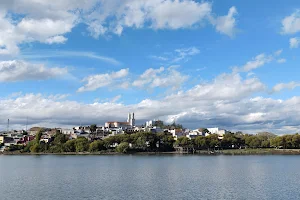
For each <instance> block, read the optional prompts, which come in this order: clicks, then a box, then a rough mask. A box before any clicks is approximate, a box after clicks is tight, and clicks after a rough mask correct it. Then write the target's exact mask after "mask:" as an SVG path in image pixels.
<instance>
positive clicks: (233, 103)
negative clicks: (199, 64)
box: [0, 74, 300, 133]
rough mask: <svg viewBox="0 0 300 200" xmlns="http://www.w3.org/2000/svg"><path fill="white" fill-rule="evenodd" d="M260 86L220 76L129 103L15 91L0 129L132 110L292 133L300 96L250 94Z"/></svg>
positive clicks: (2, 104)
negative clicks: (81, 100)
mask: <svg viewBox="0 0 300 200" xmlns="http://www.w3.org/2000/svg"><path fill="white" fill-rule="evenodd" d="M264 90H265V86H264V85H263V84H262V83H261V82H260V81H259V80H258V79H256V78H247V79H243V78H242V77H241V76H240V75H239V74H222V75H220V76H218V77H216V78H215V79H214V80H213V81H211V82H207V83H201V84H198V85H196V86H194V87H193V88H192V89H190V90H187V91H180V92H178V93H175V94H171V95H168V96H166V97H164V98H162V99H160V100H154V99H144V100H142V101H140V102H139V103H137V104H129V105H124V104H122V103H116V102H115V101H112V100H110V102H103V103H98V102H95V103H91V104H88V103H79V102H76V101H70V100H67V99H63V98H62V99H60V98H57V97H55V95H52V97H51V98H49V96H44V95H41V94H24V95H22V94H20V95H17V96H15V97H9V98H4V99H3V98H2V99H0V110H1V113H0V123H1V122H2V127H3V128H5V120H6V119H7V118H10V119H11V122H12V124H13V126H14V127H16V126H18V127H22V128H23V127H24V126H25V124H26V117H27V116H28V118H29V124H30V125H29V126H36V125H42V126H50V127H58V126H62V127H66V126H69V127H71V126H74V125H78V124H79V123H80V118H81V121H82V124H87V125H89V124H92V123H97V124H103V123H104V122H105V121H109V120H126V116H127V113H128V112H129V111H132V110H134V111H135V113H136V118H137V120H138V121H137V122H138V123H144V121H145V120H149V119H153V118H159V119H162V120H165V121H172V119H174V118H176V122H178V123H183V125H184V126H186V127H189V128H199V127H211V126H219V127H222V128H226V129H229V130H233V131H234V130H242V131H249V132H250V133H254V132H256V131H263V130H268V131H274V132H277V133H283V132H284V133H293V132H290V131H294V132H295V131H297V130H299V128H300V126H299V123H300V115H299V113H300V108H299V106H297V105H299V104H300V97H293V98H290V99H287V100H278V99H271V98H262V97H252V96H253V95H255V93H257V92H261V91H264ZM115 99H119V96H116V97H115V98H114V99H113V100H115ZM82 110H84V112H82ZM103 113H105V115H103ZM0 127H1V124H0ZM258 129H259V130H258ZM286 131H289V132H286Z"/></svg>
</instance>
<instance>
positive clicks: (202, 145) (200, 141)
mask: <svg viewBox="0 0 300 200" xmlns="http://www.w3.org/2000/svg"><path fill="white" fill-rule="evenodd" d="M195 145H196V147H197V148H198V149H207V148H208V141H207V139H206V137H204V136H198V137H196V138H195Z"/></svg>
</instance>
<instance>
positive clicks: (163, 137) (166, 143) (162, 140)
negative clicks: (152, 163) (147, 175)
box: [157, 133, 175, 151]
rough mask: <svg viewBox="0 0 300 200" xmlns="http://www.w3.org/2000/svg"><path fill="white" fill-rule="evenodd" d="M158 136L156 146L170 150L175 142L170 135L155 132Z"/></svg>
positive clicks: (163, 149) (162, 149) (161, 149)
mask: <svg viewBox="0 0 300 200" xmlns="http://www.w3.org/2000/svg"><path fill="white" fill-rule="evenodd" d="M157 138H158V142H159V144H158V148H159V150H160V151H172V150H174V148H173V144H174V142H175V140H174V138H173V136H172V135H170V134H167V133H159V134H157Z"/></svg>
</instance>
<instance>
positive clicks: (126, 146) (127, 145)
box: [116, 142, 129, 153]
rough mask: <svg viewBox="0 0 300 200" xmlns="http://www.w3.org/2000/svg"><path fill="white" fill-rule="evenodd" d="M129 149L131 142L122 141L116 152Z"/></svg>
mask: <svg viewBox="0 0 300 200" xmlns="http://www.w3.org/2000/svg"><path fill="white" fill-rule="evenodd" d="M128 149H129V144H128V142H121V144H119V145H118V146H117V148H116V152H119V153H127V152H128Z"/></svg>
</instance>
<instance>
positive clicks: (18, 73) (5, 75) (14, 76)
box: [0, 60, 68, 82]
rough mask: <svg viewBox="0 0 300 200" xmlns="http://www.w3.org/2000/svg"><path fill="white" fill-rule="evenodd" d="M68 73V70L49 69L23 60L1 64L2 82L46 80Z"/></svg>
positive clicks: (0, 75) (0, 78) (0, 80)
mask: <svg viewBox="0 0 300 200" xmlns="http://www.w3.org/2000/svg"><path fill="white" fill-rule="evenodd" d="M67 73H68V70H67V69H66V68H57V67H54V68H49V67H46V66H45V65H43V64H34V63H28V62H25V61H22V60H11V61H1V62H0V82H11V81H22V80H45V79H49V78H55V77H59V76H63V75H66V74H67Z"/></svg>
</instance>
